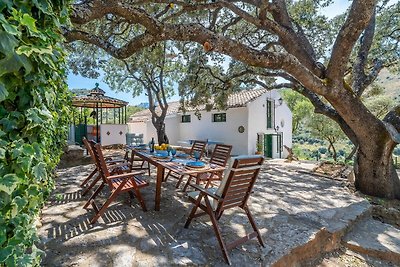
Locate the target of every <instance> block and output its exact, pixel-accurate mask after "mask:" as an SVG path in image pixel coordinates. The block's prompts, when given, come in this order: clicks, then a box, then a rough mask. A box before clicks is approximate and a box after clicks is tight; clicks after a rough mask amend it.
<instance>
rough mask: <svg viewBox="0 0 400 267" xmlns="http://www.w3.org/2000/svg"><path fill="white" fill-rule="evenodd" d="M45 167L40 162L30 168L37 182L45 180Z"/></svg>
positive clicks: (44, 164)
mask: <svg viewBox="0 0 400 267" xmlns="http://www.w3.org/2000/svg"><path fill="white" fill-rule="evenodd" d="M46 166H47V165H46V163H44V162H40V163H39V164H38V165H36V166H35V167H33V168H32V173H33V175H35V177H36V179H37V180H45V179H46V178H47V171H46Z"/></svg>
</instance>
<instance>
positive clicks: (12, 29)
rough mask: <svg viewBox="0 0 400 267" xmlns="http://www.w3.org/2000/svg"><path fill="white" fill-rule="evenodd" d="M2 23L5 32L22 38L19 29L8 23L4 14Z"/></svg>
mask: <svg viewBox="0 0 400 267" xmlns="http://www.w3.org/2000/svg"><path fill="white" fill-rule="evenodd" d="M0 23H1V25H2V26H3V28H4V30H5V31H6V32H8V33H9V34H12V35H17V36H21V32H20V31H18V27H17V26H15V25H12V24H10V23H8V21H7V19H6V18H5V17H4V15H3V14H0Z"/></svg>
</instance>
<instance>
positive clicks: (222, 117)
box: [212, 113, 226, 122]
mask: <svg viewBox="0 0 400 267" xmlns="http://www.w3.org/2000/svg"><path fill="white" fill-rule="evenodd" d="M212 119H213V122H226V113H215V114H213V116H212Z"/></svg>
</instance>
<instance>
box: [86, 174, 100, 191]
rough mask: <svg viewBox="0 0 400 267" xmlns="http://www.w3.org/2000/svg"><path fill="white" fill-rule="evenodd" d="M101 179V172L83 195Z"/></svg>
mask: <svg viewBox="0 0 400 267" xmlns="http://www.w3.org/2000/svg"><path fill="white" fill-rule="evenodd" d="M100 179H101V176H100V174H98V175H97V177H96V179H94V180H93V182H91V184H90V185H89V186H88V187H87V188H86V189H85V190H83V192H82V196H84V195H86V194H87V193H88V192H89V190H90V189H92V188H93V186H95V185H96V184H97V182H98V181H99V180H100Z"/></svg>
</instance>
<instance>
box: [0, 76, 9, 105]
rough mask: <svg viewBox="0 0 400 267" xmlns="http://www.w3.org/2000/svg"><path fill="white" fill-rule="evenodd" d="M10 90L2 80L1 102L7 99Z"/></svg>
mask: <svg viewBox="0 0 400 267" xmlns="http://www.w3.org/2000/svg"><path fill="white" fill-rule="evenodd" d="M7 96H8V91H7V88H6V86H5V85H4V83H2V82H1V81H0V102H2V101H4V100H6V99H7Z"/></svg>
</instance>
